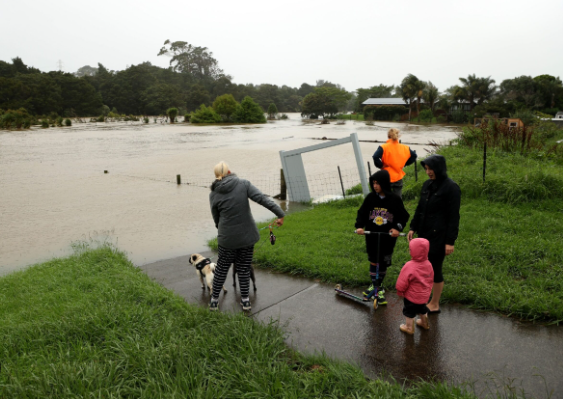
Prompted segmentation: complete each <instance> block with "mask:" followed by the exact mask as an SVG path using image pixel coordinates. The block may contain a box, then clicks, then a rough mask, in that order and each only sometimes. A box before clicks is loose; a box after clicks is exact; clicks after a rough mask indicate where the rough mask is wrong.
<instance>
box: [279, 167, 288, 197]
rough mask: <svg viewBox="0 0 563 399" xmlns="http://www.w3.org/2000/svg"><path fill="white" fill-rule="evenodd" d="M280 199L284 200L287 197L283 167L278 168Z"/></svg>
mask: <svg viewBox="0 0 563 399" xmlns="http://www.w3.org/2000/svg"><path fill="white" fill-rule="evenodd" d="M280 190H281V192H280V199H281V200H286V199H287V186H286V184H285V176H284V174H283V168H282V169H280Z"/></svg>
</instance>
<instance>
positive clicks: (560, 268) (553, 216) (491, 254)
mask: <svg viewBox="0 0 563 399" xmlns="http://www.w3.org/2000/svg"><path fill="white" fill-rule="evenodd" d="M441 152H442V153H443V154H444V155H445V156H446V159H447V161H448V168H449V173H450V176H451V177H452V178H453V179H454V180H456V181H457V182H458V183H459V184H460V187H461V190H462V204H461V222H460V233H459V238H458V240H457V242H456V246H455V253H454V254H453V255H451V256H448V257H447V258H446V261H445V262H444V276H445V279H446V284H445V288H444V293H443V296H442V298H443V299H444V301H446V302H459V303H463V304H467V305H470V306H472V307H474V308H479V309H486V310H494V311H499V312H502V313H505V314H508V315H512V316H516V317H519V318H523V319H528V320H543V321H549V322H553V323H557V324H559V323H561V322H563V245H561V243H562V242H563V202H562V201H561V198H562V196H563V172H562V169H563V168H562V167H561V165H559V161H558V160H548V159H544V160H542V159H541V158H540V159H538V158H533V157H523V156H520V155H514V154H512V155H510V154H505V153H501V152H491V153H490V154H488V159H487V164H488V169H487V178H486V182H485V183H483V178H482V158H481V156H482V155H481V153H479V152H476V151H473V150H470V149H467V148H465V149H464V148H461V147H457V146H456V147H447V148H443V149H442V150H441ZM425 177H426V175H425V174H423V173H420V169H419V181H418V182H415V181H414V178H413V168H412V167H409V168H407V177H406V179H405V188H404V191H403V198H404V199H405V205H406V207H407V209H408V210H409V212H410V213H411V217H412V215H413V214H414V210H415V207H416V204H417V200H418V195H419V193H420V187H421V186H422V183H423V182H424V180H425ZM361 201H362V198H349V199H345V200H342V201H336V202H331V203H326V204H321V205H316V206H315V207H314V208H313V209H312V210H309V211H305V212H302V213H297V214H292V215H289V216H288V217H287V218H286V223H285V224H284V226H283V227H282V228H280V229H277V230H275V234H276V235H277V238H278V239H277V242H276V245H275V246H271V245H269V244H266V245H262V243H263V242H264V240H266V239H267V235H268V230H262V231H261V234H262V240H261V242H260V243H259V244H258V245H257V250H256V253H255V262H256V263H257V264H259V265H260V266H261V267H266V268H274V269H276V270H279V271H282V272H286V273H291V274H301V275H304V276H308V277H312V278H318V279H321V280H322V281H325V282H332V283H337V282H338V283H345V284H346V285H352V286H362V285H367V284H369V282H370V280H369V275H368V262H367V256H366V253H365V248H364V239H363V237H360V236H356V235H354V234H353V231H354V222H355V218H356V212H357V209H358V208H359V206H360V204H361ZM408 260H409V257H408V244H407V241H406V239H405V238H399V241H398V243H397V246H396V248H395V254H394V257H393V266H392V267H391V268H390V269H389V271H388V273H387V277H386V282H385V285H386V286H387V287H394V285H395V282H396V279H397V276H398V274H399V271H400V268H401V266H402V265H403V264H404V263H405V262H407V261H408Z"/></svg>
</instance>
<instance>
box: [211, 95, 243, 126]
mask: <svg viewBox="0 0 563 399" xmlns="http://www.w3.org/2000/svg"><path fill="white" fill-rule="evenodd" d="M237 106H238V102H237V100H235V98H234V97H233V95H232V94H223V95H222V96H219V97H217V98H216V99H215V101H213V109H214V110H215V112H217V113H218V114H219V115H221V117H222V118H223V120H224V121H225V122H228V121H230V120H231V115H232V114H233V113H234V112H235V111H236V109H237Z"/></svg>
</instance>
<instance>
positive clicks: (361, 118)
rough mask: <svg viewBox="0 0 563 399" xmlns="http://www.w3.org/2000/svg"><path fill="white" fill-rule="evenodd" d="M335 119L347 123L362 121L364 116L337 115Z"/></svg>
mask: <svg viewBox="0 0 563 399" xmlns="http://www.w3.org/2000/svg"><path fill="white" fill-rule="evenodd" d="M336 119H345V120H349V121H363V120H364V114H338V115H336Z"/></svg>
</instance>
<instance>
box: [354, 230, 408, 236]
mask: <svg viewBox="0 0 563 399" xmlns="http://www.w3.org/2000/svg"><path fill="white" fill-rule="evenodd" d="M354 234H358V233H357V230H354ZM364 234H389V235H391V233H385V232H383V231H381V232H379V231H364ZM406 235H407V234H406V233H399V236H400V237H406Z"/></svg>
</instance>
